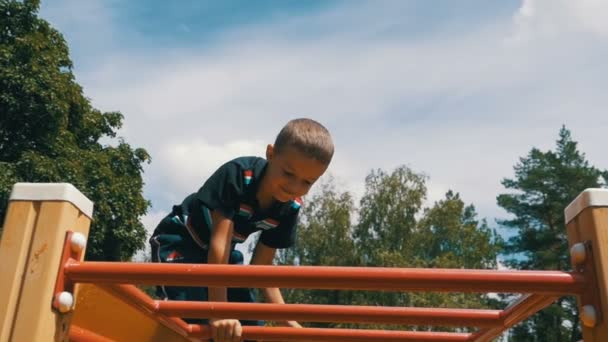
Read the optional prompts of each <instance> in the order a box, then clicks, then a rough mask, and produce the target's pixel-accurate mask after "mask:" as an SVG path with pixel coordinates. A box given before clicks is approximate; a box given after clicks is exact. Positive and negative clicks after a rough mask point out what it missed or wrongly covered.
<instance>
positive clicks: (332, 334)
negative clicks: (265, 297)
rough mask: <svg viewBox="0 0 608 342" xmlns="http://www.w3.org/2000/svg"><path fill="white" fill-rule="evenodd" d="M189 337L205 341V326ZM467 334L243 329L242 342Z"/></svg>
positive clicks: (389, 341)
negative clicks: (250, 341) (247, 341)
mask: <svg viewBox="0 0 608 342" xmlns="http://www.w3.org/2000/svg"><path fill="white" fill-rule="evenodd" d="M193 326H194V327H195V328H194V329H193V330H194V331H195V333H194V334H193V335H192V336H191V337H196V338H201V339H209V338H210V337H211V334H210V330H209V327H208V326H207V325H193ZM470 337H471V334H470V333H449V332H427V331H397V330H367V329H338V328H284V327H253V326H243V339H244V340H263V341H265V342H266V341H284V342H287V341H305V342H310V341H315V342H329V341H331V342H370V341H378V342H404V341H423V342H426V341H468V340H469V338H470Z"/></svg>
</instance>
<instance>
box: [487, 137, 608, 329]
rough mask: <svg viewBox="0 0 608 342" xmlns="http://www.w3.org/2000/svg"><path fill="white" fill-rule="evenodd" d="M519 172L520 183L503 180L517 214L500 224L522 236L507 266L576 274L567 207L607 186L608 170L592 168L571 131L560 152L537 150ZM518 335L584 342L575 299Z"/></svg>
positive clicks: (512, 242)
mask: <svg viewBox="0 0 608 342" xmlns="http://www.w3.org/2000/svg"><path fill="white" fill-rule="evenodd" d="M514 170H515V179H504V180H503V181H502V184H503V185H504V187H505V188H506V189H508V190H512V192H510V193H505V194H501V195H499V196H498V198H497V200H498V205H500V206H501V207H503V208H504V209H505V210H506V211H507V212H509V213H511V214H513V216H514V217H513V218H512V219H509V220H502V221H500V223H501V224H502V225H504V226H505V227H507V228H510V229H512V230H515V231H516V232H517V234H516V235H515V236H513V237H512V238H510V239H509V240H508V241H507V243H506V244H505V249H504V252H505V253H506V254H507V255H510V256H511V257H510V258H509V259H507V260H506V263H507V264H508V265H509V266H511V267H513V268H517V269H545V270H570V261H569V258H568V255H569V254H568V251H567V248H568V241H567V235H566V227H565V223H564V208H566V206H567V205H568V204H569V203H570V202H571V201H572V200H573V199H574V198H575V197H576V196H577V195H578V194H579V193H580V192H581V191H583V190H585V189H586V188H592V187H601V186H604V185H606V182H607V181H608V171H606V170H604V171H602V170H599V169H596V168H595V167H592V166H590V165H589V163H588V162H587V160H586V159H585V155H584V154H583V153H581V152H579V151H578V149H577V143H576V142H575V141H573V140H572V137H571V134H570V131H569V130H567V129H566V128H565V127H562V128H561V130H560V132H559V139H558V140H557V145H556V149H555V151H547V152H542V151H540V150H538V149H536V148H533V149H532V150H531V151H530V152H529V153H528V156H527V157H525V158H521V159H520V161H519V162H518V163H517V164H516V165H515V167H514ZM565 321H569V322H572V325H573V327H572V328H568V327H566V326H567V325H566V326H565V325H564V324H563V323H564V322H565ZM547 334H550V336H549V335H547ZM514 336H515V337H514V338H515V340H518V341H520V340H521V341H527V340H530V341H536V340H538V339H540V340H552V341H565V340H578V339H580V331H579V327H578V315H577V312H576V305H575V302H574V299H573V298H564V299H561V300H559V301H558V302H557V303H556V304H554V305H552V306H551V307H549V308H548V309H546V310H544V311H542V312H540V313H538V314H537V315H535V316H534V317H532V319H531V320H530V321H529V322H527V323H526V324H522V325H520V326H518V327H517V328H515V329H514Z"/></svg>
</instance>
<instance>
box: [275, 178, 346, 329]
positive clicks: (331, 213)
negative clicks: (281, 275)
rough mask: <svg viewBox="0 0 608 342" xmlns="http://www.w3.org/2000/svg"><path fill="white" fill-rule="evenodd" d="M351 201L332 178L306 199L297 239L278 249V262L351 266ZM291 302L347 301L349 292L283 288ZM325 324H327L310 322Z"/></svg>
mask: <svg viewBox="0 0 608 342" xmlns="http://www.w3.org/2000/svg"><path fill="white" fill-rule="evenodd" d="M353 212H354V203H353V199H352V196H351V195H350V194H349V193H348V192H338V191H337V190H336V187H335V184H334V181H333V179H330V180H328V181H327V182H325V183H323V184H321V185H320V190H319V191H318V192H317V193H316V194H315V195H314V196H313V197H312V198H311V199H306V201H305V203H304V206H303V207H302V213H301V216H300V223H299V225H298V238H297V240H296V245H295V246H294V247H293V248H288V249H284V250H281V251H280V253H279V256H278V261H279V262H278V263H279V264H284V265H293V264H296V265H331V266H352V265H353V264H355V263H356V262H355V260H354V257H355V256H354V243H353V240H352V238H351V227H352V223H351V220H352V215H353ZM283 291H284V293H285V298H286V299H287V301H288V302H291V303H315V304H338V303H349V302H350V301H351V300H352V298H351V296H352V293H351V292H347V291H339V290H329V291H326V290H290V289H285V290H283ZM311 326H327V324H311Z"/></svg>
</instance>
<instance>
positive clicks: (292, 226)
mask: <svg viewBox="0 0 608 342" xmlns="http://www.w3.org/2000/svg"><path fill="white" fill-rule="evenodd" d="M266 164H267V162H266V160H265V159H263V158H259V157H241V158H237V159H234V160H231V161H229V162H227V163H226V164H224V165H222V166H221V167H220V168H219V169H218V170H217V171H216V172H215V173H214V174H213V175H211V177H209V179H208V180H207V181H206V182H205V184H203V186H202V187H201V188H200V190H199V191H198V192H196V193H193V194H192V195H190V196H188V197H187V198H186V199H185V200H184V203H183V204H182V206H183V207H185V208H188V210H187V211H188V213H189V215H188V218H187V227H188V229H189V230H190V233H191V235H193V238H194V239H195V240H198V241H196V242H197V243H198V244H199V245H208V243H209V238H210V236H211V230H212V228H213V222H212V218H211V211H212V210H219V211H220V212H221V213H222V214H223V215H224V216H226V217H227V218H230V219H232V221H233V222H234V231H233V236H232V243H233V244H234V243H241V242H243V241H245V240H246V239H247V237H248V236H249V235H250V234H253V233H255V232H257V231H262V233H261V235H260V242H262V243H263V244H264V245H266V246H268V247H272V248H288V247H291V246H292V245H293V244H294V240H295V235H296V222H297V218H298V213H299V211H300V207H301V205H302V200H301V199H300V198H296V199H295V200H292V201H289V202H285V203H283V202H278V201H275V203H274V204H273V205H272V207H270V208H268V209H265V210H262V209H261V208H260V207H259V204H258V201H257V198H256V192H257V189H258V187H259V184H260V181H261V179H262V177H263V175H264V172H265V170H266Z"/></svg>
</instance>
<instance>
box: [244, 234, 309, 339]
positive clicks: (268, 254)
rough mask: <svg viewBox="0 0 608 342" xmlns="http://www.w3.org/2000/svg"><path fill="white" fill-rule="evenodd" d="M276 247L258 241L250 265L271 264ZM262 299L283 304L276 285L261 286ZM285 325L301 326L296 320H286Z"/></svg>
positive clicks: (283, 301)
mask: <svg viewBox="0 0 608 342" xmlns="http://www.w3.org/2000/svg"><path fill="white" fill-rule="evenodd" d="M275 253H276V249H275V248H272V247H268V246H266V245H264V244H263V243H262V242H258V244H257V245H256V247H255V252H254V253H253V256H252V257H251V265H272V261H273V260H274V255H275ZM261 290H262V293H263V294H264V299H265V300H266V302H268V303H275V304H285V300H283V295H282V294H281V290H280V289H279V288H277V287H268V288H262V289H261ZM285 323H286V325H287V326H290V327H292V328H301V327H302V326H301V325H300V324H299V323H298V322H296V321H286V322H285Z"/></svg>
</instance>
